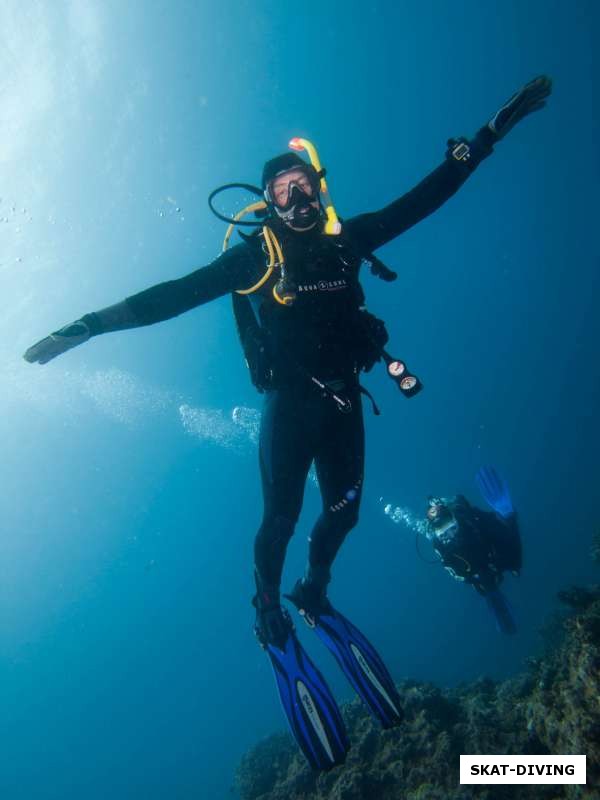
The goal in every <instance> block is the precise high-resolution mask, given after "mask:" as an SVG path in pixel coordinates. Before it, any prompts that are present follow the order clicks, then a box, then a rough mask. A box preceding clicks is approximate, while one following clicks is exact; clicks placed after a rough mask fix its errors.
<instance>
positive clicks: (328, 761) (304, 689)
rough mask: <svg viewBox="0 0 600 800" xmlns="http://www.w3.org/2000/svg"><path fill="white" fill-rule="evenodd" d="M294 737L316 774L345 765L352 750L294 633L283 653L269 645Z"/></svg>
mask: <svg viewBox="0 0 600 800" xmlns="http://www.w3.org/2000/svg"><path fill="white" fill-rule="evenodd" d="M265 650H266V652H267V653H268V654H269V657H270V659H271V664H272V665H273V672H274V673H275V679H276V681H277V688H278V689H279V697H280V698H281V704H282V706H283V710H284V711H285V714H286V716H287V719H288V722H289V725H290V729H291V731H292V735H293V736H294V738H295V739H296V741H297V742H298V745H299V746H300V749H301V750H302V752H303V753H304V755H305V756H306V759H307V760H308V762H309V764H310V765H311V767H312V768H313V769H315V770H329V769H331V768H332V767H335V766H337V765H338V764H343V763H344V761H345V759H346V753H347V752H348V750H349V748H350V744H349V742H348V737H347V734H346V728H345V727H344V722H343V720H342V716H341V714H340V710H339V708H338V707H337V704H336V702H335V700H334V698H333V695H332V694H331V692H330V691H329V687H328V686H327V684H326V683H325V679H324V678H323V676H322V675H321V673H320V672H319V670H318V669H317V668H316V667H315V665H314V664H313V662H312V661H311V660H310V658H309V657H308V655H307V654H306V652H305V651H304V649H303V648H302V646H301V644H300V642H299V641H298V639H297V638H296V634H295V633H294V631H293V630H291V631H290V633H289V635H288V637H287V639H286V641H285V644H284V645H283V649H281V648H280V647H278V646H276V645H274V644H267V645H266V646H265Z"/></svg>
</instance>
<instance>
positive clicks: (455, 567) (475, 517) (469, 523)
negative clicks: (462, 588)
mask: <svg viewBox="0 0 600 800" xmlns="http://www.w3.org/2000/svg"><path fill="white" fill-rule="evenodd" d="M448 508H449V509H450V510H451V512H452V514H453V515H454V518H455V520H456V523H457V526H458V527H457V530H455V531H454V532H451V535H449V536H447V537H446V536H442V537H440V538H436V539H434V540H433V547H434V550H435V551H436V552H437V554H438V555H439V557H440V558H441V560H442V563H443V565H444V567H445V568H446V569H447V570H448V571H449V572H450V573H451V574H452V575H453V576H454V577H456V578H458V579H459V580H464V581H466V582H467V583H470V584H472V585H473V586H474V587H475V588H476V589H477V591H478V592H479V593H480V594H487V593H488V592H490V591H492V590H494V589H496V588H497V587H498V586H499V584H500V583H501V582H502V575H503V573H504V572H508V571H510V572H519V571H520V570H521V564H522V553H521V536H520V533H519V527H518V524H517V515H516V514H514V513H513V514H510V515H509V516H508V517H506V518H503V517H500V516H499V515H498V514H495V513H494V512H492V511H482V510H481V509H479V508H476V507H475V506H472V505H470V503H469V502H468V501H467V499H466V498H465V497H463V496H462V495H458V496H457V497H456V498H454V500H453V501H452V503H449V504H448Z"/></svg>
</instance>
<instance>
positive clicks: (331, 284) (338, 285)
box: [298, 278, 348, 292]
mask: <svg viewBox="0 0 600 800" xmlns="http://www.w3.org/2000/svg"><path fill="white" fill-rule="evenodd" d="M347 288H348V284H347V283H346V281H345V280H344V278H340V279H339V280H337V281H317V283H303V284H302V285H301V286H298V291H299V292H337V291H339V290H340V289H347Z"/></svg>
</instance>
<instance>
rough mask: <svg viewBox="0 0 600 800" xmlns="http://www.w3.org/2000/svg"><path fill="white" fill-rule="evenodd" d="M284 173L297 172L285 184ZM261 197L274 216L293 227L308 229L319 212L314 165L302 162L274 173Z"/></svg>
mask: <svg viewBox="0 0 600 800" xmlns="http://www.w3.org/2000/svg"><path fill="white" fill-rule="evenodd" d="M286 172H296V173H299V174H298V175H297V177H296V178H294V179H292V180H290V181H289V183H287V185H286V184H285V174H286ZM282 179H283V180H282ZM282 188H283V189H284V191H283V192H282ZM265 200H266V201H267V203H268V204H269V205H270V206H271V208H272V209H273V210H274V211H275V213H276V214H277V216H278V217H279V218H280V219H281V220H283V222H285V223H287V224H288V225H290V226H292V227H293V228H298V229H300V230H305V229H307V228H312V227H313V226H314V225H315V223H316V222H317V221H318V219H319V217H320V214H321V209H320V206H319V177H318V175H317V173H316V171H315V169H314V167H312V166H311V165H309V164H304V165H303V166H299V165H298V166H293V167H292V168H291V169H287V170H284V171H282V172H280V173H278V174H277V175H276V176H275V177H274V178H273V180H271V181H269V183H268V184H267V186H266V188H265Z"/></svg>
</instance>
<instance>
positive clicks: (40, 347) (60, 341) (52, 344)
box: [23, 319, 91, 364]
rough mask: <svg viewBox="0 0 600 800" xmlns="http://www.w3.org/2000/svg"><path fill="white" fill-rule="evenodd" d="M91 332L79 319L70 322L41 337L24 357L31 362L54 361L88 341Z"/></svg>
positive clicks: (43, 362) (45, 362) (44, 362)
mask: <svg viewBox="0 0 600 800" xmlns="http://www.w3.org/2000/svg"><path fill="white" fill-rule="evenodd" d="M90 336H91V333H90V329H89V327H88V326H87V324H86V323H85V322H84V321H83V320H82V319H78V320H76V321H75V322H70V323H69V324H68V325H65V326H64V328H61V329H60V330H58V331H54V333H51V334H50V336H46V337H45V338H44V339H40V341H39V342H36V344H34V345H32V346H31V347H30V348H29V349H28V350H26V351H25V353H24V355H23V358H24V359H25V361H29V363H30V364H35V363H36V362H37V363H38V364H47V363H48V361H52V359H53V358H56V356H60V355H61V354H62V353H66V352H67V350H71V348H72V347H77V345H78V344H83V343H84V342H87V340H88V339H89V338H90Z"/></svg>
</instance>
